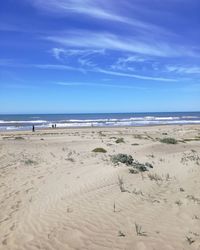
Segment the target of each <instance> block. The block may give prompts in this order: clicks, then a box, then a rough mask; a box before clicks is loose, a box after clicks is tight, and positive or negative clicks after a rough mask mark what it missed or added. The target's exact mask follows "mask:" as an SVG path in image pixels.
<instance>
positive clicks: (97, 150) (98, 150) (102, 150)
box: [92, 148, 107, 153]
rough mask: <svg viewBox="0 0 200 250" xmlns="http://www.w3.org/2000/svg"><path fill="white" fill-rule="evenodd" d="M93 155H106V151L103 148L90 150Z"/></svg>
mask: <svg viewBox="0 0 200 250" xmlns="http://www.w3.org/2000/svg"><path fill="white" fill-rule="evenodd" d="M92 152H95V153H106V152H107V151H106V150H105V149H104V148H95V149H93V150H92Z"/></svg>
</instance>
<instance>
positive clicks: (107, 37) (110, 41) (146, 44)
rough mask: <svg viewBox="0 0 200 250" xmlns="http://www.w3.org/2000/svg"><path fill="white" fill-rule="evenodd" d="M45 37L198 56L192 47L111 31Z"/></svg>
mask: <svg viewBox="0 0 200 250" xmlns="http://www.w3.org/2000/svg"><path fill="white" fill-rule="evenodd" d="M44 39H46V40H49V41H52V42H55V43H57V44H60V45H62V46H66V47H68V48H76V49H77V48H78V49H87V50H88V49H93V50H97V49H98V50H105V49H107V50H112V51H122V52H131V53H138V54H141V55H148V56H157V57H183V56H197V54H196V53H195V52H194V51H193V50H192V49H190V48H186V47H182V46H177V45H174V44H173V45H171V44H168V43H166V42H162V41H156V40H152V39H149V38H148V37H145V38H144V37H138V36H126V37H123V36H119V35H114V34H112V33H109V32H98V33H97V32H91V31H83V30H82V31H81V30H76V31H73V32H68V33H65V34H60V35H52V36H47V37H44Z"/></svg>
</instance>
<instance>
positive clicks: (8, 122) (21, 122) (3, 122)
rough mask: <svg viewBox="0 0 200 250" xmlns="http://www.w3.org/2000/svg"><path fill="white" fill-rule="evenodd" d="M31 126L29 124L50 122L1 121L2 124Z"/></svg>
mask: <svg viewBox="0 0 200 250" xmlns="http://www.w3.org/2000/svg"><path fill="white" fill-rule="evenodd" d="M24 123H26V124H29V123H31V124H32V123H33V124H34V123H48V121H45V120H35V121H4V120H0V124H24Z"/></svg>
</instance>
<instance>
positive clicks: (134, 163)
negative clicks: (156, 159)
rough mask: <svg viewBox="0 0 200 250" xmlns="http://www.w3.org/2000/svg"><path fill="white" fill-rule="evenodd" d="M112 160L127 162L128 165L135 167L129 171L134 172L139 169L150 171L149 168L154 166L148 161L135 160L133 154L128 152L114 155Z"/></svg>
mask: <svg viewBox="0 0 200 250" xmlns="http://www.w3.org/2000/svg"><path fill="white" fill-rule="evenodd" d="M111 160H112V162H113V163H114V164H118V163H123V164H126V166H131V167H133V169H134V170H130V169H129V172H130V173H132V174H133V173H137V171H138V172H145V171H148V169H149V168H153V166H152V164H150V163H148V162H146V163H145V164H143V163H139V162H138V161H136V160H134V159H133V157H132V156H131V155H127V154H117V155H114V156H112V158H111Z"/></svg>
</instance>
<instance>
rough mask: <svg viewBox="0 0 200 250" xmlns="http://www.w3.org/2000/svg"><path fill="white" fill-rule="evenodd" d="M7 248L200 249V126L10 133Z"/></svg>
mask: <svg viewBox="0 0 200 250" xmlns="http://www.w3.org/2000/svg"><path fill="white" fill-rule="evenodd" d="M166 133H167V134H166ZM120 137H123V138H124V141H125V143H118V144H117V143H116V142H115V141H116V138H120ZM163 137H174V138H176V139H177V140H179V142H178V144H176V145H168V144H164V143H161V142H160V141H159V139H160V138H163ZM184 139H188V140H187V141H185V142H184V141H183V140H184ZM96 147H103V148H105V149H106V150H107V153H94V152H92V150H93V149H94V148H96ZM117 153H125V154H130V155H132V156H133V158H134V159H136V160H138V161H139V162H141V163H145V162H149V163H151V164H153V166H154V168H153V169H150V170H149V171H148V172H145V173H139V174H130V173H129V167H127V166H125V165H123V164H120V165H118V166H115V165H114V164H113V163H112V161H111V159H110V156H111V155H115V154H117ZM119 178H120V179H122V181H123V183H124V189H125V192H121V190H120V186H119ZM136 228H137V229H136ZM0 249H1V250H7V249H9V250H15V249H17V250H23V249H28V250H32V249H34V250H35V249H46V250H47V249H48V250H49V249H52V250H56V249H59V250H64V249H67V250H68V249H69V250H72V249H73V250H75V249H76V250H86V249H89V250H104V249H105V250H106V249H109V250H110V249H120V250H137V249H138V250H145V249H148V250H151V249H152V250H153V249H154V250H171V249H185V250H189V249H200V126H189V125H187V126H157V127H140V128H101V129H100V128H90V129H66V130H64V129H63V130H46V131H36V132H35V133H34V134H32V133H30V132H12V133H1V135H0Z"/></svg>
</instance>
